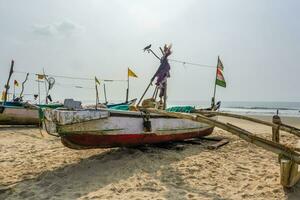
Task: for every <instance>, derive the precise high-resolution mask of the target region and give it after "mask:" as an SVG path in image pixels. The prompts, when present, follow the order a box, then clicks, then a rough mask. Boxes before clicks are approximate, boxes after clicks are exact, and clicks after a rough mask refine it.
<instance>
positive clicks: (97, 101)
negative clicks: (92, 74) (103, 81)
mask: <svg viewBox="0 0 300 200" xmlns="http://www.w3.org/2000/svg"><path fill="white" fill-rule="evenodd" d="M95 90H96V106H95V108H96V110H97V106H98V103H99V94H98V87H97V82H96V78H95Z"/></svg>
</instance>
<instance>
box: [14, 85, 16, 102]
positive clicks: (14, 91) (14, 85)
mask: <svg viewBox="0 0 300 200" xmlns="http://www.w3.org/2000/svg"><path fill="white" fill-rule="evenodd" d="M15 98H16V84H15V83H14V94H13V100H14V99H15Z"/></svg>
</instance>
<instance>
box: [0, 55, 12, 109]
mask: <svg viewBox="0 0 300 200" xmlns="http://www.w3.org/2000/svg"><path fill="white" fill-rule="evenodd" d="M14 63H15V62H14V60H12V61H11V65H10V71H9V75H8V79H7V82H6V85H5V93H4V99H3V102H2V105H5V102H6V100H7V95H8V90H9V81H10V78H11V75H12V74H13V72H14Z"/></svg>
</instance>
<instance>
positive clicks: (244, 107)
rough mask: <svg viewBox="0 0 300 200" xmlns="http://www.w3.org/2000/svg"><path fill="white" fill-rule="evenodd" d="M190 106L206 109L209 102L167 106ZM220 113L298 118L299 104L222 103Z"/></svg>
mask: <svg viewBox="0 0 300 200" xmlns="http://www.w3.org/2000/svg"><path fill="white" fill-rule="evenodd" d="M175 105H178V106H182V105H191V106H195V107H196V108H207V107H209V106H210V102H204V101H202V102H201V101H189V102H183V101H181V102H180V101H170V102H169V106H175ZM220 111H224V112H230V113H236V114H248V115H266V116H272V115H274V114H276V113H277V112H278V114H279V115H280V116H289V117H300V102H267V101H223V102H221V107H220Z"/></svg>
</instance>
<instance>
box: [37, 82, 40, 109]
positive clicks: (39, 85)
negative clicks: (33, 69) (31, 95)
mask: <svg viewBox="0 0 300 200" xmlns="http://www.w3.org/2000/svg"><path fill="white" fill-rule="evenodd" d="M37 82H38V93H39V104H41V90H40V80H39V79H38V80H37Z"/></svg>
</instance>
